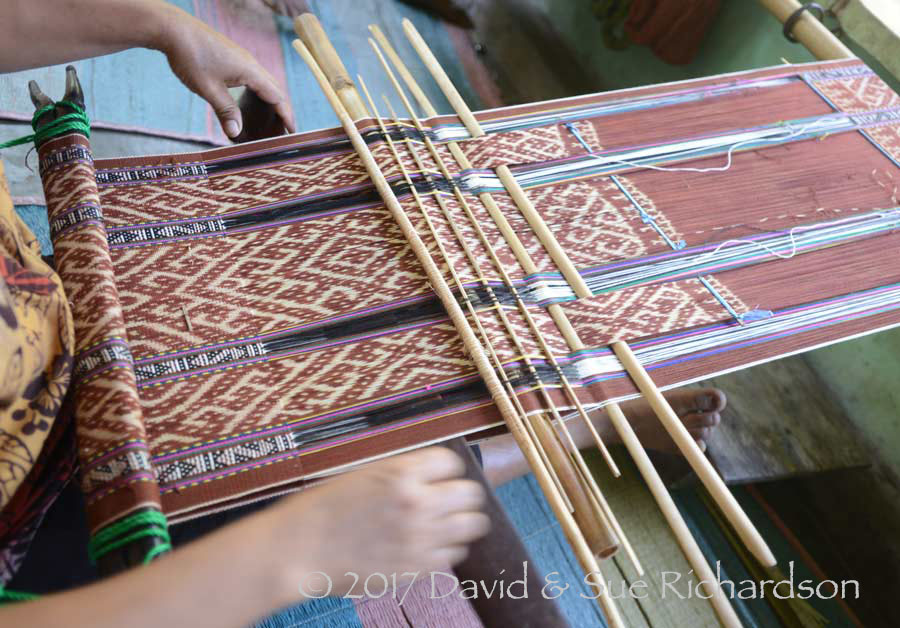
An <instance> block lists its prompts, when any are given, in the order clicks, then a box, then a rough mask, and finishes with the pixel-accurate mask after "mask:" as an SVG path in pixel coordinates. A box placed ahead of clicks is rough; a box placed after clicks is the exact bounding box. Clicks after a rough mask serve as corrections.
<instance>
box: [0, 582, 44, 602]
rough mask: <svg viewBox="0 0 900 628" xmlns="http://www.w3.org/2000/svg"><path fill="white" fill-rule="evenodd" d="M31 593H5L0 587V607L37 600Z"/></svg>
mask: <svg viewBox="0 0 900 628" xmlns="http://www.w3.org/2000/svg"><path fill="white" fill-rule="evenodd" d="M37 597H38V596H36V595H35V594H33V593H20V592H19V591H7V590H6V589H4V588H3V587H0V606H3V605H4V604H11V603H13V602H27V601H28V600H34V599H37Z"/></svg>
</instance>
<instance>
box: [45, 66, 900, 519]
mask: <svg viewBox="0 0 900 628" xmlns="http://www.w3.org/2000/svg"><path fill="white" fill-rule="evenodd" d="M477 117H478V119H479V121H480V123H481V124H482V126H483V127H484V129H485V130H486V131H487V134H486V135H485V136H484V137H481V138H478V139H469V138H468V136H467V134H466V133H465V130H464V128H463V127H462V126H461V125H460V123H459V121H458V120H457V119H456V118H455V117H451V116H443V117H436V118H433V119H430V120H427V121H426V122H425V127H424V131H419V130H417V129H415V128H413V126H412V125H411V123H410V122H409V121H400V122H396V123H395V122H393V121H392V122H390V123H389V128H388V129H387V130H388V133H387V134H385V133H383V132H382V129H381V128H380V126H379V121H377V120H362V121H359V122H358V123H357V126H358V128H359V130H360V131H361V132H362V134H363V136H364V137H365V139H366V141H367V142H368V143H369V146H370V148H371V150H372V152H373V154H374V155H375V157H376V160H377V161H378V163H379V165H380V167H381V168H382V170H383V172H384V173H385V176H386V177H387V179H388V181H389V182H390V183H391V185H392V187H393V188H394V191H395V193H396V195H397V196H398V198H399V200H400V202H401V204H402V205H403V207H404V209H405V210H406V211H407V213H408V215H409V217H410V219H411V221H412V222H413V224H414V225H415V227H416V229H417V230H418V232H419V234H420V235H421V237H422V239H423V241H424V242H425V243H426V244H427V246H428V247H429V250H430V252H431V253H432V256H433V257H434V259H435V260H436V262H437V263H438V265H439V267H440V268H442V270H443V272H444V274H445V278H446V280H447V282H448V284H449V285H451V287H453V288H454V289H455V290H456V292H457V295H458V297H459V298H460V299H461V301H462V302H463V303H464V304H467V305H466V307H467V312H468V315H469V318H470V322H471V324H472V325H473V326H474V327H475V328H477V329H478V333H479V337H480V339H481V341H482V343H483V344H484V345H485V348H486V349H488V350H489V351H490V352H492V359H493V356H496V358H495V360H496V364H501V365H502V374H503V379H504V381H508V382H509V387H510V388H511V389H513V390H515V391H516V394H517V395H518V397H519V399H520V401H521V403H522V406H523V407H524V408H525V409H526V410H527V411H535V412H536V411H540V410H541V408H542V404H543V400H542V395H543V394H544V391H546V393H547V394H548V395H549V396H550V398H551V399H552V400H553V401H554V402H555V403H557V404H558V405H559V406H560V407H561V408H563V409H566V408H570V407H572V405H573V401H572V399H571V398H570V397H568V396H567V395H566V394H564V392H563V390H562V389H561V381H562V377H565V378H566V379H568V380H569V381H570V382H572V384H573V386H574V388H575V391H576V394H577V396H578V399H579V400H580V401H581V402H582V403H584V404H587V405H589V406H591V407H599V406H602V405H603V404H604V403H608V402H610V401H613V400H621V399H625V398H630V397H633V396H636V394H637V391H636V389H635V388H634V386H633V384H632V383H631V381H630V379H629V378H628V377H627V375H626V374H625V372H624V370H623V368H622V366H621V364H619V362H618V360H617V359H616V358H615V357H614V356H613V354H612V352H611V351H610V349H609V344H610V342H612V341H613V340H617V339H624V340H628V341H629V343H630V344H631V346H632V347H633V348H634V350H635V351H636V353H637V355H638V357H639V358H640V360H641V361H642V362H643V364H644V365H645V366H646V367H647V368H648V370H649V371H650V372H651V374H652V376H653V377H654V379H655V380H656V381H657V382H658V383H659V384H660V385H661V386H664V387H671V386H675V385H678V384H681V383H684V382H687V381H692V380H695V379H698V378H702V377H707V376H709V375H711V374H714V373H718V372H723V371H727V370H732V369H736V368H741V367H744V366H747V365H749V364H753V363H757V362H761V361H765V360H771V359H774V358H776V357H779V356H782V355H786V354H789V353H793V352H797V351H802V350H805V349H808V348H810V347H813V346H818V345H821V344H824V343H829V342H834V341H837V340H839V339H842V338H847V337H851V336H854V335H858V334H862V333H870V332H872V331H875V330H877V329H881V328H886V327H891V326H895V325H897V324H898V322H900V307H898V306H900V266H898V265H897V264H896V263H894V262H893V257H892V256H891V255H889V254H887V252H888V251H891V250H892V249H893V247H895V246H896V244H897V243H898V238H900V234H898V233H897V226H898V209H897V206H898V202H897V198H896V185H895V183H894V181H895V180H896V178H897V176H898V175H897V165H898V162H897V159H898V158H900V98H898V97H897V95H896V94H894V93H893V92H892V91H891V90H890V89H889V88H888V87H887V86H886V85H885V84H884V83H883V82H881V81H880V80H879V79H878V78H877V77H876V76H875V75H874V74H873V73H872V72H871V71H870V70H869V69H868V68H866V67H865V66H864V65H862V64H861V63H860V62H858V61H842V62H834V63H820V64H810V65H804V66H779V67H777V68H771V69H767V70H758V71H753V72H746V73H741V74H736V75H728V76H722V77H712V78H709V79H703V80H697V81H689V82H685V83H680V84H671V85H663V86H656V87H650V88H642V89H636V90H628V91H625V92H616V93H609V94H602V95H594V96H585V97H580V98H572V99H565V100H560V101H552V102H546V103H538V104H532V105H525V106H519V107H510V108H504V109H497V110H491V111H487V112H481V113H478V114H477ZM451 141H456V142H457V143H456V146H451V145H450V142H451ZM460 153H461V154H462V159H461V160H460V161H458V159H457V158H458V157H459V156H460ZM501 166H506V167H509V168H510V170H511V173H512V177H513V178H514V180H515V182H516V183H517V185H518V186H519V187H521V189H522V190H523V193H524V195H525V196H526V197H527V198H528V200H529V201H530V202H531V204H532V205H533V206H534V208H535V209H536V213H537V215H538V218H537V219H535V217H534V216H529V215H527V214H526V213H523V212H522V211H520V207H519V204H517V203H516V202H515V201H514V199H513V197H512V196H510V194H509V193H508V191H507V189H506V187H505V186H504V185H503V183H502V181H501V175H502V170H503V169H502V168H501ZM41 168H42V175H43V178H44V183H45V187H46V189H47V194H46V195H47V199H48V203H49V204H50V212H51V227H52V230H53V235H54V243H55V246H56V248H57V251H58V254H57V258H58V260H59V267H60V273H61V275H62V277H63V281H64V283H65V285H66V290H67V292H68V294H69V297H70V300H71V301H72V304H73V309H74V311H75V318H76V343H77V348H76V363H75V368H74V373H75V379H76V392H77V394H76V403H77V404H78V408H77V414H76V416H77V438H78V447H79V458H80V460H81V464H82V470H83V478H82V483H83V489H84V491H85V493H86V495H87V499H88V503H89V509H90V517H91V522H92V526H93V527H94V528H97V527H98V526H101V525H103V524H104V523H105V522H108V521H111V520H113V519H115V518H117V517H120V516H122V515H123V514H125V513H127V512H130V511H132V510H134V509H136V508H140V507H144V506H147V505H156V506H158V507H160V508H161V509H162V510H163V511H164V512H166V513H167V514H168V515H169V516H170V517H171V518H173V519H175V520H178V519H185V518H190V517H194V516H197V515H199V514H203V513H206V512H210V511H215V510H221V509H226V508H229V507H231V506H234V505H237V504H241V503H246V502H249V501H253V500H257V499H261V498H263V497H266V496H270V495H274V494H279V493H281V492H286V491H290V490H294V489H296V488H297V487H298V486H299V485H300V484H301V483H302V481H303V479H304V478H310V477H315V476H318V475H321V474H323V473H328V472H334V471H337V470H340V469H343V468H346V467H347V466H349V465H352V464H354V463H356V462H359V461H362V460H368V459H372V458H374V457H377V456H382V455H385V454H388V453H391V452H394V451H400V450H403V449H407V448H410V447H415V446H420V445H422V444H425V443H429V442H433V441H437V440H442V439H445V438H448V437H450V436H454V435H460V434H467V433H473V432H479V431H483V430H486V429H489V428H492V427H494V426H497V425H498V424H500V417H499V415H498V413H497V411H496V409H495V408H494V406H493V404H492V403H491V400H490V397H489V396H488V395H487V392H486V390H485V388H484V385H483V383H482V382H481V378H480V377H479V376H478V373H477V371H476V369H475V367H474V365H473V363H472V361H471V360H470V359H469V357H468V356H467V355H466V353H465V352H464V351H463V348H462V344H461V342H460V340H459V338H458V336H457V333H456V332H455V330H454V328H453V326H452V325H451V324H450V322H449V321H448V319H447V317H446V314H445V313H444V311H443V309H442V307H441V306H440V304H439V303H438V301H437V300H436V299H435V297H434V295H433V293H432V292H431V289H430V287H429V285H428V282H427V281H426V278H425V276H424V273H423V271H422V269H421V268H420V265H419V263H418V262H417V260H416V258H415V256H414V255H413V254H412V252H411V250H410V248H409V246H408V245H407V243H406V241H405V239H404V237H403V236H402V234H401V232H400V230H399V229H398V227H397V226H396V225H395V224H394V222H393V220H392V218H391V216H390V214H389V213H388V211H387V210H386V208H385V207H384V205H383V204H382V202H381V200H380V198H379V197H378V195H377V194H376V192H375V190H374V188H373V187H372V185H371V182H370V181H369V179H368V177H367V176H366V173H365V171H364V169H363V168H362V164H361V162H360V161H359V159H358V158H357V157H356V155H355V153H354V152H353V150H352V148H351V146H350V144H349V142H348V141H347V138H346V137H345V136H344V135H343V133H342V132H341V131H340V130H337V129H331V130H323V131H317V132H311V133H304V134H300V135H294V136H289V137H282V138H278V139H273V140H267V141H263V142H256V143H252V144H248V145H243V146H234V147H229V148H223V149H216V150H212V151H208V152H203V153H196V154H184V155H167V156H155V157H141V158H126V159H117V160H104V161H98V162H93V161H92V158H91V154H90V148H89V145H88V143H87V142H86V141H85V140H84V138H82V137H80V136H69V137H65V138H60V139H57V140H54V141H53V142H50V143H48V144H47V145H45V146H44V147H42V149H41ZM498 169H499V170H498ZM538 223H539V224H538ZM538 227H546V230H547V231H549V233H550V234H551V235H552V238H553V240H555V243H556V244H557V245H558V246H555V247H554V246H550V245H548V239H547V236H546V233H545V232H543V231H542V230H541V229H540V228H538ZM542 233H544V235H541V234H542ZM567 268H571V269H574V272H575V273H576V274H577V276H578V277H579V279H578V282H576V283H578V284H580V283H581V282H583V283H584V285H585V286H586V287H587V289H588V290H589V292H590V295H591V296H581V298H577V297H576V294H580V293H579V292H578V291H577V289H576V288H577V286H575V285H573V284H572V283H571V281H570V280H571V278H572V275H571V273H570V272H568V273H567ZM463 293H465V295H463ZM519 303H521V307H520V306H519V305H518V304H519ZM468 304H471V309H469V306H468ZM573 339H577V342H575V341H574V340H573ZM499 371H500V369H499V368H498V372H499Z"/></svg>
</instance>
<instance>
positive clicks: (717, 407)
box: [694, 388, 727, 412]
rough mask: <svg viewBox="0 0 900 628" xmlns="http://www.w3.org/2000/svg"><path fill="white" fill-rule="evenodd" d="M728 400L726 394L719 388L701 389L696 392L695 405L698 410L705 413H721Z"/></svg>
mask: <svg viewBox="0 0 900 628" xmlns="http://www.w3.org/2000/svg"><path fill="white" fill-rule="evenodd" d="M726 403H727V400H726V398H725V393H724V392H722V391H721V390H719V389H718V388H701V389H699V390H695V391H694V404H695V406H694V407H695V408H696V409H697V410H701V411H704V412H721V411H722V410H724V409H725V404H726Z"/></svg>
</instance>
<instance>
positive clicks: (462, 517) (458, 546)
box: [271, 447, 490, 595]
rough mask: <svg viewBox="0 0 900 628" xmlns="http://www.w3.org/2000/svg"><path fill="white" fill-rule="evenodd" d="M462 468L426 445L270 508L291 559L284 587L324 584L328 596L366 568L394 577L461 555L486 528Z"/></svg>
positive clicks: (478, 492)
mask: <svg viewBox="0 0 900 628" xmlns="http://www.w3.org/2000/svg"><path fill="white" fill-rule="evenodd" d="M464 469H465V466H464V464H463V462H462V460H461V459H460V458H459V456H457V455H456V454H455V453H453V452H452V451H450V450H449V449H446V448H443V447H430V448H427V449H421V450H418V451H415V452H411V453H407V454H403V455H399V456H394V457H392V458H388V459H386V460H382V461H379V462H376V463H373V464H371V465H368V466H366V467H364V468H362V469H360V470H358V471H355V472H353V473H348V474H346V475H344V476H340V477H337V478H334V479H332V480H330V481H328V482H327V483H325V484H323V485H321V486H318V487H315V488H311V489H309V490H307V491H305V492H303V493H301V494H300V495H296V496H293V497H291V498H288V499H286V500H284V501H282V502H280V503H279V504H278V505H277V506H275V507H274V508H273V509H272V512H271V514H272V516H274V517H276V521H278V523H277V524H276V530H279V531H280V532H278V539H279V541H278V543H279V547H280V548H281V550H282V556H284V560H286V561H288V560H289V561H292V562H294V563H295V564H294V565H293V566H292V567H290V568H288V570H287V571H288V573H287V578H288V585H287V586H288V587H292V590H293V592H294V594H295V595H296V594H297V593H298V588H302V589H303V590H305V591H307V592H312V593H315V592H316V591H322V589H323V588H326V587H328V586H331V587H332V589H331V595H344V594H346V593H347V592H348V591H350V589H351V587H353V586H354V583H356V582H357V581H358V582H360V583H361V582H365V580H366V578H367V577H368V576H369V575H372V574H384V575H385V576H387V577H388V578H389V579H390V578H391V577H392V575H394V574H396V575H397V578H398V580H399V579H400V578H401V575H402V574H404V573H416V572H419V573H420V575H424V574H426V573H428V572H430V571H434V570H436V569H446V568H448V567H450V566H452V565H454V564H456V563H458V562H460V561H462V560H463V559H464V558H465V557H466V555H467V553H468V549H467V545H468V544H469V543H471V542H472V541H475V540H477V539H479V538H481V537H482V536H484V535H485V534H486V533H487V532H488V530H489V528H490V520H489V519H488V517H487V515H485V514H484V513H482V512H480V510H479V509H480V508H481V506H482V505H483V503H484V500H485V494H484V490H483V489H482V487H481V485H480V484H478V483H477V482H474V481H472V480H467V479H462V478H461V475H462V473H463V471H464ZM348 574H352V575H348ZM354 575H355V577H354ZM329 581H330V582H329ZM354 592H355V591H354ZM323 594H324V592H323Z"/></svg>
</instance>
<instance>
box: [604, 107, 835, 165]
mask: <svg viewBox="0 0 900 628" xmlns="http://www.w3.org/2000/svg"><path fill="white" fill-rule="evenodd" d="M822 123H828V124H833V123H834V120H832V119H824V120H823V119H819V120H815V121H814V122H811V123H809V124H807V125H805V126H802V127H800V128H799V129H797V130H796V131H791V130H790V129H791V125H790V123H788V124H787V126H786V129H785V131H787V134H786V135H778V136H775V137H764V138H753V139H749V140H743V141H741V142H737V143H736V144H732V145H731V147H730V148H729V149H728V153H727V157H726V159H725V165H724V166H711V167H709V168H692V167H690V166H682V167H678V166H673V167H666V166H653V165H650V164H641V163H637V162H634V161H627V160H625V159H616V158H615V157H601V159H603V161H604V162H613V163H620V164H625V165H626V166H633V167H635V168H647V169H648V170H659V171H661V172H699V173H705V172H725V171H726V170H729V169H730V168H731V164H732V159H733V157H734V151H736V150H737V149H738V148H740V147H741V146H745V145H747V144H754V143H768V142H783V141H785V140H789V139H791V138H793V137H797V136H798V135H803V134H804V133H806V132H808V131H810V130H811V129H813V128H815V127H817V126H821V125H822ZM701 150H707V147H703V148H695V149H692V150H687V151H685V152H684V153H681V155H679V156H683V155H689V154H691V153H693V152H697V151H701ZM598 157H599V155H598Z"/></svg>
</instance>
